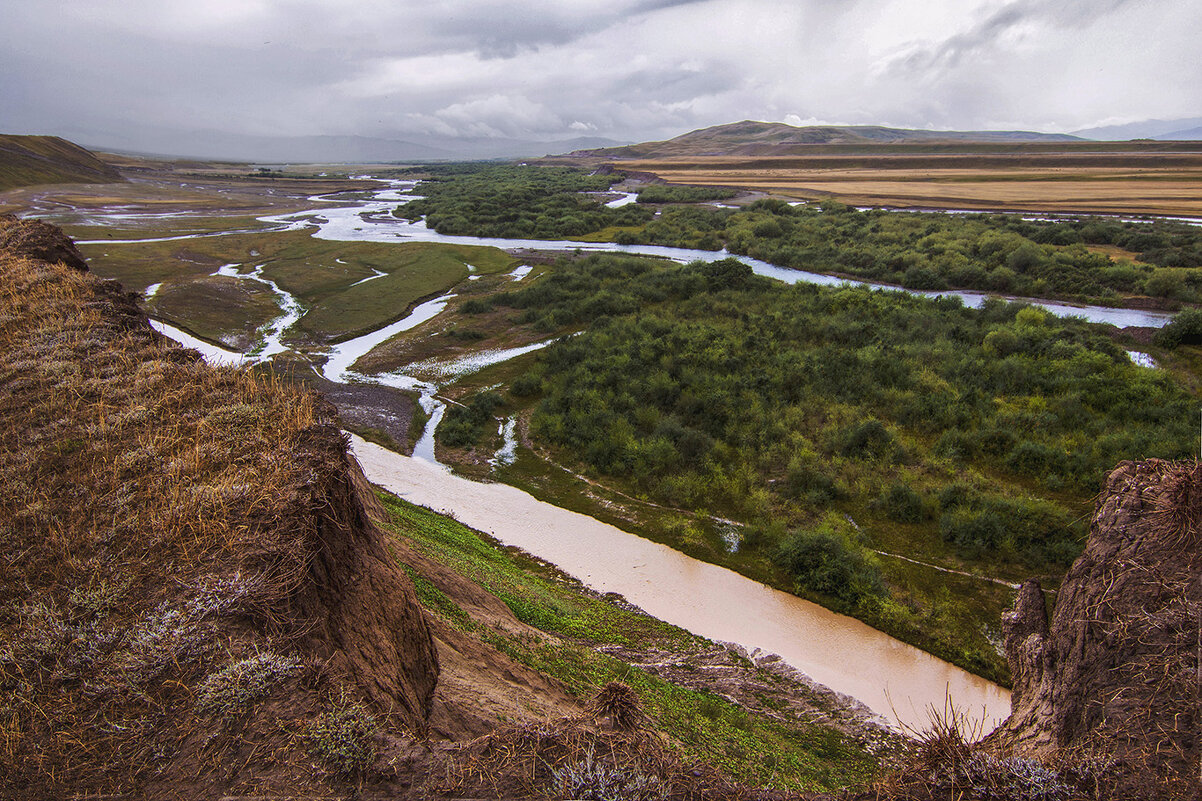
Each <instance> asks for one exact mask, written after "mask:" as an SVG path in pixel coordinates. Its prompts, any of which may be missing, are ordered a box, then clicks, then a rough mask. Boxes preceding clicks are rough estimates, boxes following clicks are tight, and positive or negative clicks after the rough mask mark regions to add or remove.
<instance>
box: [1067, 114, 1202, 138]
mask: <svg viewBox="0 0 1202 801" xmlns="http://www.w3.org/2000/svg"><path fill="white" fill-rule="evenodd" d="M1073 133H1075V134H1076V135H1077V136H1083V137H1085V138H1086V139H1097V140H1101V141H1124V140H1127V139H1158V140H1161V141H1174V140H1191V139H1202V117H1185V118H1182V119H1176V120H1140V121H1139V122H1129V123H1126V124H1124V125H1103V126H1100V127H1097V128H1085V129H1082V130H1080V131H1074V132H1073Z"/></svg>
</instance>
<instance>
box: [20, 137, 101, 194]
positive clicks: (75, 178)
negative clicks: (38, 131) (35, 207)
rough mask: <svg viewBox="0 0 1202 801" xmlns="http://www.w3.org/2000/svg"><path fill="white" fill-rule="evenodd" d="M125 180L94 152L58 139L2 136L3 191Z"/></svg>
mask: <svg viewBox="0 0 1202 801" xmlns="http://www.w3.org/2000/svg"><path fill="white" fill-rule="evenodd" d="M121 180H124V179H123V178H122V177H121V174H120V173H118V172H117V170H116V169H114V168H113V167H111V166H109V165H108V164H105V163H104V162H103V161H101V160H100V159H98V158H97V157H96V155H95V154H94V153H92V152H91V151H89V150H85V149H84V148H82V147H80V146H79V145H77V144H75V143H73V142H68V141H67V140H66V139H62V138H60V137H57V136H17V135H13V134H0V191H3V190H5V189H15V188H16V187H19V186H34V185H37V184H74V183H85V184H102V183H110V182H113V181H121Z"/></svg>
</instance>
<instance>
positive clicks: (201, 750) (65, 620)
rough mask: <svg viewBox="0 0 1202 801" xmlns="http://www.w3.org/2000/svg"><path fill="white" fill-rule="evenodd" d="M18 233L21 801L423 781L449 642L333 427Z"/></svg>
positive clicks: (0, 459) (11, 384) (4, 678)
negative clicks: (441, 641)
mask: <svg viewBox="0 0 1202 801" xmlns="http://www.w3.org/2000/svg"><path fill="white" fill-rule="evenodd" d="M0 227H2V230H0V237H2V238H3V239H2V241H4V242H7V243H9V244H10V245H12V244H13V243H16V244H17V246H18V248H24V249H21V250H20V252H19V253H16V254H14V253H12V252H9V253H0V286H3V288H4V292H2V293H0V347H2V353H0V420H2V424H0V485H3V486H4V487H5V492H4V493H3V494H2V495H0V553H3V554H4V557H5V558H4V559H0V786H2V789H0V797H4V798H39V799H40V798H53V797H67V796H69V795H72V796H75V795H78V796H80V797H82V796H84V795H101V794H116V795H118V796H129V797H149V798H160V797H161V798H168V797H171V798H176V797H187V798H216V797H222V796H225V795H239V794H267V795H272V794H291V795H296V794H302V795H318V796H323V797H324V796H326V795H328V794H330V793H335V794H337V795H339V796H342V795H346V794H348V793H349V792H351V791H352V790H353V789H354V787H355V786H356V785H357V784H358V782H359V779H360V777H362V776H363V775H365V773H366V772H367V771H368V769H369V768H371V769H372V771H373V775H379V774H380V773H381V769H380V767H379V765H380V764H381V762H382V760H385V759H387V760H392V763H391V764H402V763H405V761H406V760H410V761H413V760H417V761H419V762H420V759H421V754H422V753H427V752H428V749H426V748H425V746H423V745H421V744H420V742H418V741H417V740H415V735H420V734H421V733H423V732H424V730H425V729H426V727H427V725H428V722H427V721H428V716H429V714H430V709H431V705H432V701H433V697H434V691H435V683H436V680H437V676H438V664H437V657H436V655H435V651H434V643H433V640H432V638H431V634H430V630H429V628H428V625H427V623H426V618H425V614H424V612H423V611H422V609H421V607H420V606H419V604H418V602H417V599H416V595H415V593H414V590H413V586H412V583H411V582H410V580H409V579H408V577H407V576H406V575H405V574H404V572H403V571H402V570H401V568H400V566H399V565H397V564H396V562H395V561H394V560H393V558H392V557H391V555H390V554H389V553H388V549H387V545H386V542H385V540H384V537H383V535H382V534H381V533H380V532H379V531H378V530H377V529H376V528H375V527H374V526H373V525H372V524H371V522H370V521H369V520H368V517H367V514H366V512H365V509H364V505H363V499H362V498H361V497H360V495H359V492H358V490H357V488H356V475H355V471H354V469H353V462H351V460H350V458H349V457H348V456H347V453H346V441H345V439H344V436H343V434H342V433H341V432H340V431H339V430H338V429H337V428H336V427H335V426H334V421H335V418H334V412H333V408H332V407H330V406H329V405H328V404H327V403H325V402H324V401H322V400H321V399H320V398H319V397H318V396H316V395H314V394H313V393H310V392H299V391H297V390H295V389H293V388H291V387H288V386H285V385H284V384H282V383H281V382H279V381H275V380H270V379H264V378H262V377H257V376H255V375H254V374H252V373H250V372H247V371H238V370H233V369H218V368H212V367H209V366H207V365H205V364H203V363H202V362H201V361H200V360H199V358H198V357H197V355H196V354H195V353H194V352H192V351H186V350H183V349H181V348H179V347H178V346H176V345H175V344H174V343H171V342H169V341H167V340H165V339H163V338H162V337H160V336H159V335H158V334H157V333H155V332H154V331H153V330H152V329H151V328H150V327H149V325H148V324H147V321H146V319H145V317H144V316H142V315H141V313H140V312H139V311H138V310H137V307H136V305H135V304H134V302H133V300H132V297H131V296H130V295H128V294H127V293H124V292H123V291H122V290H121V289H120V287H119V286H118V285H117V284H115V283H113V282H108V281H102V280H100V279H97V278H95V277H94V276H92V275H90V274H89V273H87V272H81V271H80V270H79V269H78V265H75V266H74V268H73V267H72V266H70V265H71V262H70V260H69V259H56V261H57V262H58V263H48V261H45V260H35V259H33V258H30V257H29V256H28V255H26V254H28V253H31V252H42V251H38V250H37V249H36V247H30V246H29V245H30V243H32V245H33V246H37V247H40V246H42V245H46V244H53V243H55V242H57V243H59V244H63V243H65V245H66V246H69V245H70V243H69V241H67V240H66V239H65V237H62V235H61V233H59V232H57V230H56V229H51V232H50V233H46V231H45V229H47V228H50V227H49V226H44V225H43V224H41V223H28V222H13V221H12V220H11V219H6V220H4V221H3V222H0ZM53 252H57V251H53ZM415 754H416V756H414V755H415ZM415 764H416V763H415ZM403 783H404V781H403V780H402V779H397V780H396V781H395V782H394V789H395V788H396V787H399V786H401V785H403Z"/></svg>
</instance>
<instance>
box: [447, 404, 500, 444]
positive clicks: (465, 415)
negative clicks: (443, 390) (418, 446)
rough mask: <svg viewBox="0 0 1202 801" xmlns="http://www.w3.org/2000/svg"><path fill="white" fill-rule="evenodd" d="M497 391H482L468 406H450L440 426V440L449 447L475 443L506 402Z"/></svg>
mask: <svg viewBox="0 0 1202 801" xmlns="http://www.w3.org/2000/svg"><path fill="white" fill-rule="evenodd" d="M504 402H505V401H504V399H503V398H502V397H501V396H500V395H498V394H497V393H496V392H480V393H477V394H476V395H475V396H473V397H472V399H471V400H470V401H468V403H467V405H466V406H449V407H448V408H447V413H446V416H445V417H444V418H443V421H442V424H441V425H439V426H438V431H437V432H436V436H437V437H438V441H439V442H441V443H442V444H443V445H445V446H447V447H448V448H461V447H464V446H467V445H475V444H476V443H477V442H479V441H480V438H481V437H482V436H484V433H485V431H486V430H487V429H488V427H489V425H490V424H491V423H492V422H493V412H495V411H496V410H497V408H498V407H499V406H501V405H502V404H504Z"/></svg>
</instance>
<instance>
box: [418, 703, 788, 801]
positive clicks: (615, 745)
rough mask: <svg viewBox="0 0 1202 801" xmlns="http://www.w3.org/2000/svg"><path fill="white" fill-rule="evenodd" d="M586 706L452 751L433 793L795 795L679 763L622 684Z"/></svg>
mask: <svg viewBox="0 0 1202 801" xmlns="http://www.w3.org/2000/svg"><path fill="white" fill-rule="evenodd" d="M588 708H589V710H590V712H589V714H587V715H585V716H583V717H572V718H563V719H560V720H556V721H549V722H546V723H541V724H527V725H522V726H511V727H506V728H502V729H499V730H497V731H496V732H493V733H492V734H489V735H486V736H484V737H481V738H479V739H476V740H473V741H471V742H468V743H465V744H463V745H462V746H458V747H456V748H454V749H452V750H451V751H450V752H449V754H448V758H447V761H446V766H445V770H446V773H445V776H444V777H443V779H442V781H441V782H435V784H437V785H438V786H437V788H436V789H437V791H438V792H439V793H442V794H450V795H453V796H455V797H467V796H472V797H482V798H515V797H534V798H581V799H586V798H598V799H599V798H614V799H628V801H660V800H662V801H668V800H669V799H671V800H672V801H700V800H701V799H711V798H723V799H769V798H786V797H788V798H793V797H795V796H794V795H793V794H788V793H780V792H774V791H763V790H754V789H752V788H749V787H746V786H743V785H737V784H735V783H733V782H731V781H729V780H728V779H726V778H725V777H724V776H722V775H721V774H720V773H718V772H717V771H715V770H714V769H713V768H710V767H708V766H704V765H690V764H686V763H684V762H682V761H681V759H680V757H679V756H677V755H676V753H675V752H674V751H673V750H672V749H670V748H669V747H667V745H666V743H665V742H664V740H663V738H662V736H661V735H659V734H657V733H655V732H653V731H649V730H647V729H644V728H643V727H642V725H641V723H642V722H644V721H645V718H644V716H643V712H642V710H641V709H640V706H639V701H638V698H637V696H636V694H635V693H634V691H633V690H632V689H631V688H630V687H627V686H626V685H624V684H621V683H618V682H611V683H610V684H608V685H606V686H605V687H604V688H602V690H601V691H600V692H599V693H598V695H597V697H596V698H594V699H593V700H592V702H591V703H590V704H589V706H588ZM607 718H608V719H611V724H610V726H608V727H607V726H606V725H605V719H607Z"/></svg>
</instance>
